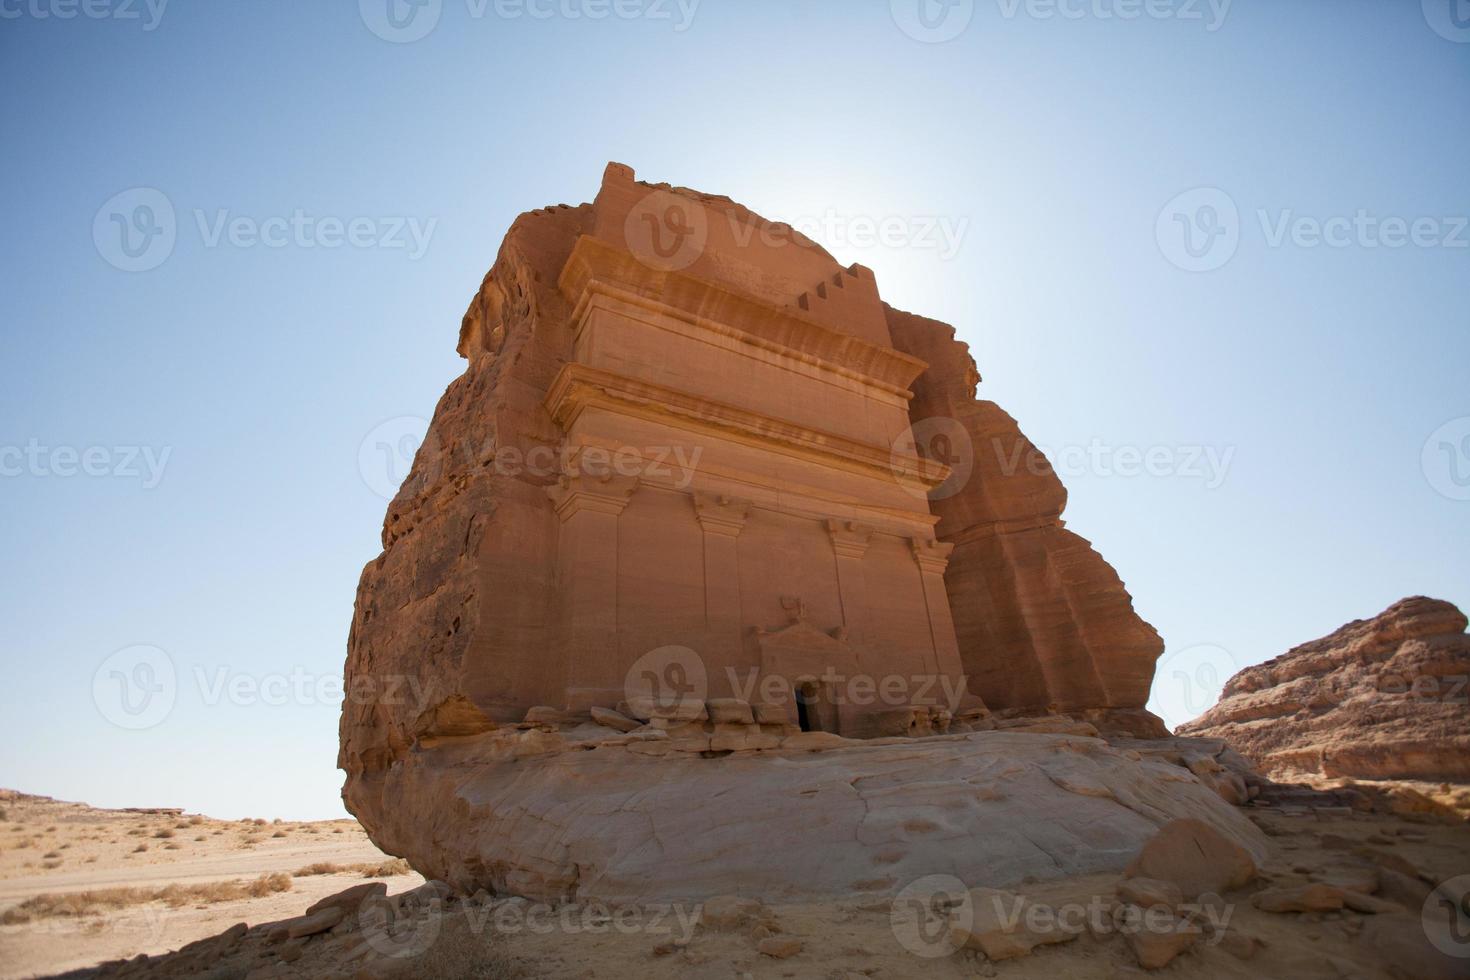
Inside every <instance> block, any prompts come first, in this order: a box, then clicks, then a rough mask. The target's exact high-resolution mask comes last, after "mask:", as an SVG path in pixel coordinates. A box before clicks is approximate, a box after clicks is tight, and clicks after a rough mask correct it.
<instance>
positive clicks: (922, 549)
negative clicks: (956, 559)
mask: <svg viewBox="0 0 1470 980" xmlns="http://www.w3.org/2000/svg"><path fill="white" fill-rule="evenodd" d="M909 549H910V550H911V551H913V553H914V561H916V562H918V563H919V569H920V570H921V571H925V572H938V573H939V574H940V575H943V574H944V570H945V569H946V568H947V567H949V555H950V552H952V551H954V545H952V544H950V543H949V542H948V541H936V540H935V539H933V538H909Z"/></svg>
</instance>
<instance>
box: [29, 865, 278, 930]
mask: <svg viewBox="0 0 1470 980" xmlns="http://www.w3.org/2000/svg"><path fill="white" fill-rule="evenodd" d="M290 890H291V876H290V875H286V874H281V873H280V872H276V873H275V874H269V875H261V876H260V877H259V878H256V879H255V880H254V881H248V882H247V881H211V882H206V883H204V884H202V885H164V886H163V887H162V888H99V889H94V890H91V891H84V892H72V893H70V894H66V895H50V894H46V895H36V896H35V897H33V898H28V899H26V900H25V901H24V902H21V903H20V904H19V905H17V906H15V907H14V908H11V909H6V910H5V912H4V914H0V923H3V924H5V925H14V924H16V923H21V922H30V921H32V920H34V919H50V918H62V917H66V918H75V917H80V916H90V915H100V914H101V913H103V912H109V911H115V910H117V909H123V908H128V907H129V906H132V905H146V904H147V903H149V902H164V903H166V904H167V905H168V906H169V907H170V908H179V907H181V906H184V905H197V904H200V903H213V902H234V901H239V900H240V899H245V898H264V897H265V896H266V895H271V894H274V893H276V892H285V891H290Z"/></svg>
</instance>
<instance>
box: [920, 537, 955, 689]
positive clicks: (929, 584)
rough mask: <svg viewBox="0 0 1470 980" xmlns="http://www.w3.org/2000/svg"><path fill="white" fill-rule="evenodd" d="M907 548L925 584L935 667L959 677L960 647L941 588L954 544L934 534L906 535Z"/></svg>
mask: <svg viewBox="0 0 1470 980" xmlns="http://www.w3.org/2000/svg"><path fill="white" fill-rule="evenodd" d="M909 549H910V550H911V551H912V552H913V555H914V562H915V563H916V564H918V566H919V581H920V582H921V583H922V584H923V587H924V605H925V607H926V609H927V610H928V613H929V637H930V646H931V649H932V650H933V651H934V653H933V656H934V660H933V668H934V671H935V673H936V674H938V675H942V676H949V677H952V678H959V677H960V676H961V674H962V672H963V669H964V668H963V667H961V665H960V647H959V642H958V641H957V640H956V638H955V631H954V617H953V615H952V614H951V613H950V609H949V593H948V592H947V591H945V588H944V570H945V569H946V568H948V567H949V556H950V552H952V551H954V545H953V544H951V543H949V542H948V541H937V540H935V539H934V538H909Z"/></svg>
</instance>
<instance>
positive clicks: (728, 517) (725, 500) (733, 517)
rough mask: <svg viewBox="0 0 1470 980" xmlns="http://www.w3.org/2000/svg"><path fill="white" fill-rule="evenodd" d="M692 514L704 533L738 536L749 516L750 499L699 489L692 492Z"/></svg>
mask: <svg viewBox="0 0 1470 980" xmlns="http://www.w3.org/2000/svg"><path fill="white" fill-rule="evenodd" d="M692 499H693V500H694V516H695V518H696V519H698V521H699V526H700V527H701V528H703V529H704V531H705V533H706V534H719V535H724V536H725V537H730V538H734V537H739V536H740V531H741V530H742V529H743V528H744V527H745V519H746V518H747V517H749V516H750V501H748V500H740V499H739V498H736V497H728V496H726V495H724V494H714V493H705V492H703V491H700V490H696V491H694V493H693V494H692Z"/></svg>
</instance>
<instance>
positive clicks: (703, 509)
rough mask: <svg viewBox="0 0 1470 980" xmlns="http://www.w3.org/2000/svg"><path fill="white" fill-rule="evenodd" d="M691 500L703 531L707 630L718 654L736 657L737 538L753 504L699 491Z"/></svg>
mask: <svg viewBox="0 0 1470 980" xmlns="http://www.w3.org/2000/svg"><path fill="white" fill-rule="evenodd" d="M691 497H692V499H693V501H694V516H695V518H696V519H697V520H698V521H699V526H700V529H701V530H703V531H704V623H705V627H706V628H707V629H708V630H709V631H710V644H711V646H712V647H713V648H714V649H715V650H717V651H718V653H719V655H721V656H728V657H735V656H738V654H739V650H740V550H739V547H738V545H737V543H736V540H735V539H736V538H738V537H739V536H740V532H741V530H743V529H744V527H745V521H746V518H748V517H749V516H750V508H751V503H750V501H748V500H740V499H739V498H736V497H729V496H726V495H724V494H712V493H704V492H701V491H698V490H696V491H695V492H694V493H693V494H692V495H691ZM732 662H733V661H732Z"/></svg>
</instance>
